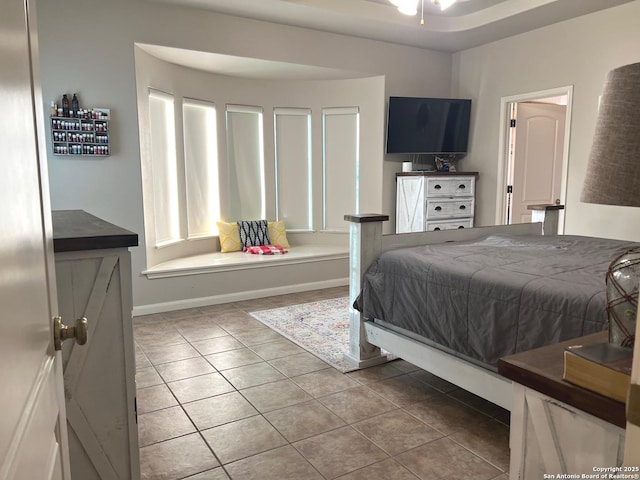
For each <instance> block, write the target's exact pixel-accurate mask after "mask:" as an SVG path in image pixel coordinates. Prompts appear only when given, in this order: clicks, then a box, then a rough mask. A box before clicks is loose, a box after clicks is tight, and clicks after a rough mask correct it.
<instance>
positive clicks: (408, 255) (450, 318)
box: [354, 235, 638, 367]
mask: <svg viewBox="0 0 640 480" xmlns="http://www.w3.org/2000/svg"><path fill="white" fill-rule="evenodd" d="M637 245H638V244H637V243H631V242H625V241H618V240H608V239H602V238H591V237H579V236H568V235H564V236H506V235H499V236H489V237H486V238H483V239H481V240H476V241H473V242H459V243H458V242H456V243H445V244H437V245H428V246H421V247H413V248H404V249H399V250H393V251H390V252H386V253H384V254H383V255H382V256H380V258H378V259H377V260H376V261H375V262H374V263H373V264H372V265H371V267H370V268H369V270H368V271H367V273H366V274H365V276H364V280H363V289H362V293H361V294H360V296H359V297H358V298H357V299H356V301H355V304H354V306H355V308H357V309H358V310H360V311H361V312H362V313H363V314H364V316H365V317H367V318H370V319H380V320H383V321H384V322H386V323H389V324H391V325H394V326H397V327H400V328H402V329H405V330H409V331H410V332H413V333H415V334H417V335H419V336H421V337H424V338H426V339H428V340H430V341H431V342H435V343H436V344H438V345H441V346H443V347H445V349H448V350H452V351H454V352H457V353H459V354H461V356H463V357H468V358H470V359H474V360H476V361H479V362H480V363H483V364H486V365H487V366H489V367H494V366H495V365H496V364H497V362H498V359H499V358H500V357H503V356H505V355H509V354H512V353H516V352H521V351H525V350H530V349H532V348H536V347H540V346H544V345H548V344H552V343H556V342H559V341H562V340H567V339H571V338H575V337H579V336H582V335H586V334H589V333H593V332H597V331H601V330H604V329H605V328H606V327H607V314H606V310H605V293H604V291H605V274H606V271H607V267H608V266H609V263H610V262H611V261H612V260H613V258H614V257H616V256H618V255H620V254H621V253H623V252H625V251H626V250H628V249H630V248H632V247H634V246H637ZM393 353H397V354H399V355H401V352H393Z"/></svg>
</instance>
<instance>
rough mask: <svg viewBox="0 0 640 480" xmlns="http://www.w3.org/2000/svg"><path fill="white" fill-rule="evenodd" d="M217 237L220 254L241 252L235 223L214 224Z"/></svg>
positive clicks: (238, 233)
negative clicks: (216, 227) (216, 226)
mask: <svg viewBox="0 0 640 480" xmlns="http://www.w3.org/2000/svg"><path fill="white" fill-rule="evenodd" d="M216 225H218V236H219V237H220V251H221V252H222V253H228V252H239V251H240V250H242V243H240V230H239V229H238V224H237V223H235V222H234V223H228V222H216Z"/></svg>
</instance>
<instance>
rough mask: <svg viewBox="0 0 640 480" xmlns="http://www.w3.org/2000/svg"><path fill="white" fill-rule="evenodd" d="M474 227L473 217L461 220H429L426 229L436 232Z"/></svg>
mask: <svg viewBox="0 0 640 480" xmlns="http://www.w3.org/2000/svg"><path fill="white" fill-rule="evenodd" d="M471 227H473V218H461V219H459V220H436V221H435V222H431V221H429V222H427V224H426V228H425V230H426V231H427V232H436V231H439V230H458V229H461V228H471Z"/></svg>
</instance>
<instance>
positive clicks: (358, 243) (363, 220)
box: [344, 214, 389, 368]
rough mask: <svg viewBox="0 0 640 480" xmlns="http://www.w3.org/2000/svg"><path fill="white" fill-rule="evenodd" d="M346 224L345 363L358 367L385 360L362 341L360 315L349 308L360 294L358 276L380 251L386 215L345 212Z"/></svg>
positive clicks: (363, 335) (364, 335)
mask: <svg viewBox="0 0 640 480" xmlns="http://www.w3.org/2000/svg"><path fill="white" fill-rule="evenodd" d="M344 219H345V220H346V221H348V222H351V225H350V226H349V252H350V253H349V353H345V355H344V358H345V360H346V361H347V362H349V363H351V364H352V365H355V366H357V367H359V368H366V367H370V366H373V365H377V364H380V363H384V362H386V361H387V357H386V355H382V354H381V352H380V348H378V347H376V346H375V345H372V344H370V343H369V342H367V340H366V334H365V330H364V321H365V320H364V318H363V317H362V315H361V314H360V312H358V311H357V310H355V309H354V308H353V306H352V305H353V302H354V300H355V299H356V297H357V296H358V295H359V294H360V288H361V283H362V277H363V275H364V273H365V272H366V271H367V268H369V265H371V263H372V262H373V261H374V260H375V259H376V258H378V256H379V255H380V254H381V253H382V222H385V221H387V220H389V216H388V215H380V214H355V215H345V216H344Z"/></svg>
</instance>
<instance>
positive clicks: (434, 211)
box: [426, 198, 473, 220]
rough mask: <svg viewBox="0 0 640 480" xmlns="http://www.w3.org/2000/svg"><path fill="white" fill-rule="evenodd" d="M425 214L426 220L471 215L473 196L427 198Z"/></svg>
mask: <svg viewBox="0 0 640 480" xmlns="http://www.w3.org/2000/svg"><path fill="white" fill-rule="evenodd" d="M426 214H427V220H432V219H438V218H460V217H473V198H464V199H462V198H461V199H459V200H448V199H440V198H431V199H428V200H427V209H426Z"/></svg>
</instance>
